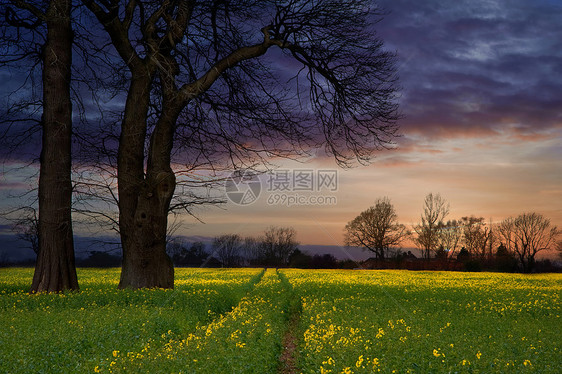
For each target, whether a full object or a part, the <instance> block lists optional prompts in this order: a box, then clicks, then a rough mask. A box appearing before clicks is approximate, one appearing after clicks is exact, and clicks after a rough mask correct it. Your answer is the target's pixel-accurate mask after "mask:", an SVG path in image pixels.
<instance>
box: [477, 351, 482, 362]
mask: <svg viewBox="0 0 562 374" xmlns="http://www.w3.org/2000/svg"><path fill="white" fill-rule="evenodd" d="M481 356H482V353H480V351H478V353H476V358H477V359H479V360H480V357H481Z"/></svg>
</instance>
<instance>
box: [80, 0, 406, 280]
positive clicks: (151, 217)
mask: <svg viewBox="0 0 562 374" xmlns="http://www.w3.org/2000/svg"><path fill="white" fill-rule="evenodd" d="M83 4H85V5H86V6H87V7H88V9H89V10H90V11H91V12H92V14H93V15H94V16H95V17H96V19H97V21H98V23H99V25H102V26H103V30H104V32H105V33H106V37H105V38H104V37H102V36H96V38H95V41H96V42H98V44H99V46H100V50H101V49H103V51H105V52H107V53H108V54H110V53H111V52H112V49H114V50H115V51H116V52H117V55H118V56H119V59H120V60H121V61H120V64H117V61H116V63H115V64H114V65H115V66H116V70H115V75H118V76H120V77H123V79H124V80H125V82H122V84H121V85H122V86H125V87H127V94H126V102H125V107H124V112H123V115H122V121H121V125H120V135H119V149H118V155H117V169H118V190H119V191H118V192H119V193H118V196H119V225H120V229H119V232H120V235H121V241H122V245H123V252H124V258H123V269H122V273H121V280H120V283H119V287H121V288H123V287H131V288H140V287H164V288H169V287H173V267H172V263H171V261H170V259H169V257H168V256H167V255H166V251H165V236H166V226H167V215H168V212H169V209H170V202H171V200H172V197H173V194H174V190H175V188H176V184H177V181H176V172H177V171H176V170H174V169H172V161H173V160H172V155H174V156H176V157H177V159H176V161H178V162H179V163H182V164H185V163H190V162H192V161H193V160H205V162H206V163H207V164H208V165H210V166H209V168H210V169H214V168H215V167H222V166H224V165H227V167H236V166H239V165H242V164H249V165H255V164H258V163H261V162H263V161H264V158H263V157H265V156H270V155H274V156H282V157H287V156H295V155H299V154H302V153H304V152H306V150H308V149H310V148H311V147H317V146H324V149H325V150H326V152H327V153H328V154H331V155H333V156H334V157H335V159H336V160H337V162H338V163H340V164H343V165H347V164H349V162H351V160H353V159H357V160H358V161H359V162H367V161H368V160H369V157H370V155H371V154H372V152H373V151H375V150H377V149H380V148H382V147H385V146H387V145H388V144H389V143H390V142H391V141H392V139H393V138H394V136H395V135H396V130H397V128H396V125H395V121H396V119H397V114H396V109H397V106H396V100H395V91H396V86H395V74H394V73H395V67H394V55H393V54H391V53H388V52H385V51H383V49H382V42H381V40H380V39H378V38H377V37H376V35H375V33H374V30H373V28H372V27H371V24H372V21H376V20H377V19H379V18H380V16H381V15H382V12H381V11H380V9H378V8H377V7H375V6H372V4H370V2H369V1H356V0H343V1H333V0H323V1H315V2H310V1H304V0H297V1H273V2H266V1H236V2H230V1H208V2H205V1H203V2H197V1H165V2H140V1H117V0H113V1H101V0H99V1H92V0H83ZM272 49H278V50H279V51H281V52H282V53H280V54H277V55H273V54H271V53H270V54H268V56H267V57H266V56H265V55H266V53H268V51H270V50H272ZM289 58H290V59H292V60H293V61H294V62H295V63H296V65H292V64H291V65H290V64H285V63H284V62H285V61H286V60H285V59H289ZM283 65H284V66H285V68H280V66H283ZM123 66H125V69H124V70H125V71H123V69H122V67H123ZM301 75H302V76H305V77H306V81H307V83H304V82H303V80H299V79H298V78H300V77H301ZM290 76H292V77H294V78H297V79H296V81H298V82H299V84H298V85H295V84H293V82H295V80H291V79H288V78H289V77H290ZM286 82H289V83H288V84H286ZM303 84H304V86H303ZM289 92H292V93H291V94H289ZM305 93H308V95H305ZM305 98H306V100H305ZM186 160H187V161H186Z"/></svg>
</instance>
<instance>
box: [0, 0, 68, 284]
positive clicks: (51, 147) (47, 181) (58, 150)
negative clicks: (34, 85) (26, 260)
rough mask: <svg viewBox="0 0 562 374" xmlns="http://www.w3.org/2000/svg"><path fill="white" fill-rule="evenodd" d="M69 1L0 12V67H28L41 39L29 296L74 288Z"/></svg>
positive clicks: (19, 0)
mask: <svg viewBox="0 0 562 374" xmlns="http://www.w3.org/2000/svg"><path fill="white" fill-rule="evenodd" d="M71 3H72V1H71V0H51V1H49V2H37V1H23V0H12V1H10V6H8V5H6V7H5V8H4V9H3V16H4V17H5V19H4V24H3V25H2V41H3V42H4V43H6V42H7V44H4V46H3V51H6V53H5V54H4V55H3V56H2V59H1V60H0V63H2V64H10V63H16V62H20V61H22V60H24V59H30V64H29V67H30V68H31V67H32V66H34V64H35V63H37V60H36V58H37V54H36V50H35V48H36V43H37V42H36V40H42V42H41V44H42V45H41V47H42V51H41V55H40V62H41V64H42V93H43V95H42V102H41V104H42V109H43V112H42V116H41V121H40V125H41V130H42V147H41V157H40V174H39V190H38V197H39V223H38V231H39V244H38V245H39V253H38V256H37V261H36V265H35V272H34V275H33V281H32V284H31V290H30V292H59V291H63V290H76V289H78V280H77V276H76V268H75V258H74V241H73V235H72V219H71V205H72V181H71V170H72V169H71V135H72V103H71V97H70V78H71V66H72V39H73V31H72V27H71V9H72V4H71ZM7 26H8V27H7ZM4 48H5V49H4ZM30 70H32V69H30ZM18 120H19V119H18ZM18 120H14V121H13V122H12V123H9V126H12V125H13V124H14V122H15V123H17V121H18Z"/></svg>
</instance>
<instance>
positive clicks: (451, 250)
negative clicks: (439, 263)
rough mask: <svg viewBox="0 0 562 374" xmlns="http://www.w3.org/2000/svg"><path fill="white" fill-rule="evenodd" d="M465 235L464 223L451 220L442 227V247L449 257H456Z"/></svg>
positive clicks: (440, 239)
mask: <svg viewBox="0 0 562 374" xmlns="http://www.w3.org/2000/svg"><path fill="white" fill-rule="evenodd" d="M462 234H463V228H462V223H461V222H460V221H457V220H449V221H447V222H446V223H444V224H443V225H442V226H441V229H440V232H439V242H440V246H442V247H443V249H444V251H445V253H446V254H447V257H454V256H455V254H456V251H457V248H458V246H459V244H460V241H461V238H462Z"/></svg>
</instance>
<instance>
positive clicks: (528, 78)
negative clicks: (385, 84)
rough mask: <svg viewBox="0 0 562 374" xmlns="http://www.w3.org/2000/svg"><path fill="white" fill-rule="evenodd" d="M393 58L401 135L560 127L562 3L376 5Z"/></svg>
mask: <svg viewBox="0 0 562 374" xmlns="http://www.w3.org/2000/svg"><path fill="white" fill-rule="evenodd" d="M380 4H381V5H382V6H383V7H385V8H386V9H387V10H388V11H390V14H389V15H388V16H387V17H386V18H385V19H384V21H383V22H381V23H379V24H378V32H379V34H380V36H381V37H382V38H383V39H384V40H385V42H386V45H387V47H388V48H391V49H395V50H396V51H397V52H398V54H399V57H400V60H401V63H400V69H399V74H400V83H401V85H402V87H403V94H402V98H401V110H402V112H403V114H404V116H405V117H404V119H403V120H402V121H401V127H402V132H403V133H404V135H405V136H406V137H407V136H408V135H409V134H410V135H413V134H416V135H422V136H427V137H441V136H457V135H459V134H460V135H470V134H475V135H476V134H480V135H493V134H498V133H499V130H501V129H504V128H506V126H507V127H510V128H515V129H525V131H527V132H531V131H532V130H533V129H534V130H547V129H549V128H551V127H559V126H560V125H561V124H562V111H561V110H560V108H562V95H561V94H560V93H562V45H561V44H562V27H560V25H562V5H561V4H560V3H558V2H548V1H526V0H520V1H509V2H507V1H472V0H470V1H468V0H467V1H455V2H451V1H445V0H434V1H413V0H410V1H407V0H392V1H391V0H383V1H380Z"/></svg>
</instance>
